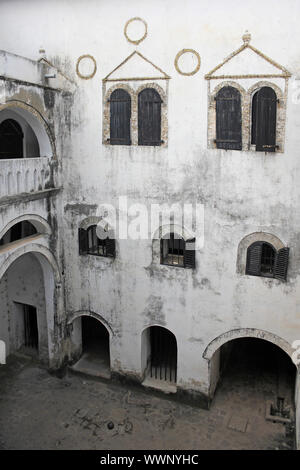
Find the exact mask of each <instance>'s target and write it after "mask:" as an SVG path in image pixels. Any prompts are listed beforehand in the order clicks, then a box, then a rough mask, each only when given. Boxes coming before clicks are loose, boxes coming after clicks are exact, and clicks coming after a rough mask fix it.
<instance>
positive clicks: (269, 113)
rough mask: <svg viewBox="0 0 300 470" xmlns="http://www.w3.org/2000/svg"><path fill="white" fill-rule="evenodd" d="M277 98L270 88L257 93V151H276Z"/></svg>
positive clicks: (264, 88)
mask: <svg viewBox="0 0 300 470" xmlns="http://www.w3.org/2000/svg"><path fill="white" fill-rule="evenodd" d="M276 114H277V97H276V93H275V91H274V90H272V88H270V87H263V88H261V89H260V90H259V91H258V93H257V108H256V150H257V151H259V152H275V150H276Z"/></svg>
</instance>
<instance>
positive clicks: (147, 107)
mask: <svg viewBox="0 0 300 470" xmlns="http://www.w3.org/2000/svg"><path fill="white" fill-rule="evenodd" d="M161 103H162V99H161V97H160V95H159V93H158V92H157V91H156V90H154V89H153V88H145V89H144V90H142V91H141V92H140V93H139V96H138V128H139V138H138V143H139V145H161V143H162V141H161Z"/></svg>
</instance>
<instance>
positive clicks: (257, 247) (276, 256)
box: [246, 241, 289, 280]
mask: <svg viewBox="0 0 300 470" xmlns="http://www.w3.org/2000/svg"><path fill="white" fill-rule="evenodd" d="M288 258H289V248H286V247H284V248H281V249H280V250H278V251H276V250H275V248H274V247H273V245H271V244H270V243H267V242H263V241H260V242H255V243H252V245H250V246H249V247H248V250H247V265H246V274H250V275H252V276H262V277H275V278H276V279H280V280H286V276H287V268H288Z"/></svg>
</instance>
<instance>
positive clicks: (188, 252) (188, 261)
mask: <svg viewBox="0 0 300 470" xmlns="http://www.w3.org/2000/svg"><path fill="white" fill-rule="evenodd" d="M195 242H196V239H195V238H190V239H189V240H186V242H185V250H184V267H185V268H192V269H195V267H196V252H195Z"/></svg>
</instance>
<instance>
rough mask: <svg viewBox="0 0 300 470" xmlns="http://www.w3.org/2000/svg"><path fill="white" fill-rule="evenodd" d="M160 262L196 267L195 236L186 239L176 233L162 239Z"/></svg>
mask: <svg viewBox="0 0 300 470" xmlns="http://www.w3.org/2000/svg"><path fill="white" fill-rule="evenodd" d="M160 262H161V264H165V265H168V266H178V267H182V268H192V269H193V268H195V238H192V239H190V240H186V241H185V240H184V239H183V238H182V237H179V236H178V235H177V234H176V235H175V234H174V233H170V234H168V235H167V236H166V237H165V238H162V239H161V241H160Z"/></svg>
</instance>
